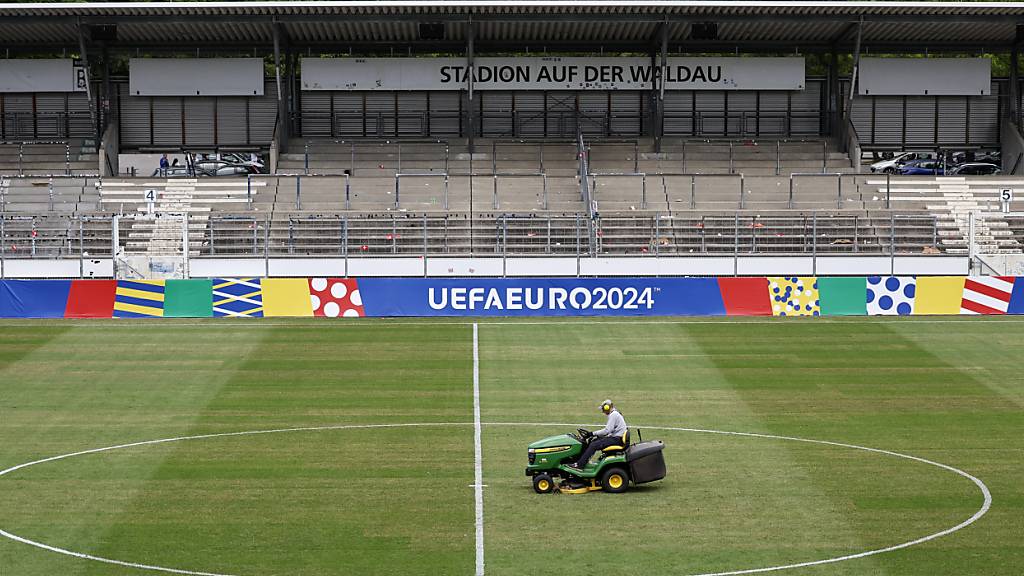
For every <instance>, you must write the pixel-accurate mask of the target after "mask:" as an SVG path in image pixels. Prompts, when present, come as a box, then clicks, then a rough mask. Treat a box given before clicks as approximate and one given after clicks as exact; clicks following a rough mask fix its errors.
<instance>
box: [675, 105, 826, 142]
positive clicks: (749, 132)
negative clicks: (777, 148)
mask: <svg viewBox="0 0 1024 576" xmlns="http://www.w3.org/2000/svg"><path fill="white" fill-rule="evenodd" d="M664 118H665V120H664V122H665V136H705V137H720V138H728V137H752V138H763V137H786V138H790V137H793V136H797V137H799V136H817V135H818V130H819V128H818V124H819V122H820V113H819V112H818V111H816V110H807V111H801V110H792V111H790V112H789V113H770V112H758V111H724V112H666V113H665V116H664ZM800 122H806V123H807V125H808V126H810V128H808V129H806V130H801V129H799V128H798V127H797V126H799V124H800ZM794 124H796V126H794Z"/></svg>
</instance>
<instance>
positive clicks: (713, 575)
mask: <svg viewBox="0 0 1024 576" xmlns="http://www.w3.org/2000/svg"><path fill="white" fill-rule="evenodd" d="M481 424H482V425H483V426H485V427H486V426H537V427H540V426H549V427H555V426H559V427H578V426H581V424H568V423H558V422H482V423H481ZM474 425H475V423H474V422H417V423H401V424H347V425H336V426H308V427H298V428H277V429H271V430H247V431H243V432H224V433H218V434H199V435H195V436H178V437H174V438H161V439H157V440H145V441H141V442H132V443H129V444H118V445H116V446H107V447H104V448H94V449H91V450H82V451H79V452H71V453H68V454H61V455H59V456H52V457H50V458H43V459H40V460H34V461H32V462H26V463H24V464H18V465H16V466H12V467H10V468H7V469H5V470H0V477H3V476H6V475H8V474H11V473H13V472H16V471H18V470H22V469H24V468H28V467H30V466H36V465H39V464H45V463H47V462H55V461H58V460H64V459H66V458H72V457H75V456H84V455H88V454H97V453H101V452H109V451H112V450H121V449H125V448H134V447H138V446H151V445H156V444H166V443H169V442H181V441H186V440H204V439H210V438H225V437H232V436H254V435H258V434H277V433H283V432H313V431H320V430H350V429H372V428H405V427H413V426H419V427H426V426H442V427H443V426H474ZM582 426H592V424H583V425H582ZM634 428H640V429H645V430H662V431H672V432H694V433H702V434H721V435H726V436H741V437H748V438H762V439H771V440H786V441H793V442H804V443H808V444H820V445H824V446H834V447H838V448H849V449H853V450H862V451H865V452H871V453H874V454H881V455H885V456H892V457H896V458H902V459H905V460H911V461H914V462H919V463H922V464H927V465H930V466H935V467H937V468H941V469H943V470H947V471H949V472H953V473H955V474H957V475H959V476H962V477H964V478H967V479H968V480H970V481H972V482H973V483H974V484H975V485H976V486H977V487H978V489H979V490H980V491H981V493H982V496H983V498H984V502H983V504H982V506H981V508H979V509H978V511H976V512H975V513H974V514H973V515H971V517H970V518H967V519H966V520H964V521H963V522H960V523H959V524H957V525H956V526H953V527H950V528H946V529H945V530H941V531H939V532H935V533H933V534H928V535H926V536H922V537H920V538H916V539H914V540H909V541H907V542H902V543H900V544H895V545H892V546H887V547H885V548H877V549H873V550H867V551H864V552H859V553H856V554H848V555H845V556H835V557H832V558H825V559H822V560H812V561H807V562H799V563H795V564H784V565H778V566H768V567H764V568H749V569H743V570H732V571H728V572H706V573H701V574H691V575H688V576H739V575H742V574H758V573H763V572H775V571H779V570H788V569H792V568H804V567H809V566H819V565H822V564H832V563H836V562H843V561H847V560H855V559H857V558H864V557H866V556H873V555H875V554H882V553H885V552H892V551H895V550H900V549H903V548H909V547H911V546H915V545H917V544H922V543H924V542H928V541H930V540H934V539H936V538H941V537H942V536H946V535H949V534H952V533H953V532H956V531H958V530H960V529H962V528H965V527H967V526H969V525H971V524H973V523H974V522H976V521H977V520H978V519H979V518H981V517H982V516H984V515H985V513H987V512H988V511H989V509H990V508H991V506H992V493H991V492H990V491H989V489H988V486H986V485H985V483H984V482H982V481H981V480H980V479H979V478H977V477H975V476H973V475H971V474H969V473H967V472H964V471H963V470H960V469H959V468H955V467H953V466H949V465H947V464H942V463H941V462H935V461H933V460H927V459H925V458H920V457H918V456H912V455H909V454H903V453H900V452H893V451H891V450H882V449H879V448H870V447H867V446H859V445H856V444H847V443H843V442H832V441H829V440H814V439H810V438H799V437H795V436H780V435H774V434H759V433H753V432H732V431H727V430H708V429H702V428H681V427H671V426H634ZM0 536H3V537H5V538H8V539H10V540H13V541H15V542H20V543H22V544H28V545H29V546H34V547H36V548H41V549H43V550H48V551H50V552H56V553H59V554H64V555H67V556H72V557H75V558H80V559H84V560H92V561H95V562H102V563H105V564H112V565H117V566H124V567H128V568H138V569H142V570H152V571H156V572H165V573H172V574H185V575H188V576H236V575H232V574H226V573H218V572H197V571H192V570H182V569H179V568H169V567H165V566H151V565H148V564H140V563H135V562H126V561H123V560H116V559H112V558H103V557H100V556H93V555H90V554H83V553H81V552H75V551H73V550H67V549H64V548H59V547H56V546H50V545H49V544H44V543H42V542H37V541H35V540H30V539H28V538H24V537H22V536H18V535H17V534H12V533H10V532H7V531H5V530H3V529H2V528H0Z"/></svg>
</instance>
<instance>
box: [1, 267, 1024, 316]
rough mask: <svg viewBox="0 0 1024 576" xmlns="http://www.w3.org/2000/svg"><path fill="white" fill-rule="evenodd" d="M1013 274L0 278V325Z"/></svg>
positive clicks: (672, 301) (767, 300) (901, 294)
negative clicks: (20, 320)
mask: <svg viewBox="0 0 1024 576" xmlns="http://www.w3.org/2000/svg"><path fill="white" fill-rule="evenodd" d="M1021 278H1024V277H994V276H976V277H975V276H971V277H965V276H920V277H915V276H869V277H848V276H844V277H812V276H772V277H722V278H507V279H433V278H212V279H205V280H3V281H0V318H112V317H113V318H144V317H166V318H172V317H177V318H206V317H312V316H321V317H362V316H370V317H388V316H864V315H939V314H1024V280H1021Z"/></svg>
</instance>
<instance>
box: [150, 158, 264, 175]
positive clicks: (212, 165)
mask: <svg viewBox="0 0 1024 576" xmlns="http://www.w3.org/2000/svg"><path fill="white" fill-rule="evenodd" d="M258 173H259V169H258V168H256V167H255V166H252V165H242V164H232V163H230V162H225V161H223V160H199V161H197V162H196V163H195V175H196V176H199V177H203V176H245V175H246V174H258ZM165 175H166V177H168V178H188V177H191V175H190V174H189V171H188V168H187V167H186V166H172V167H170V168H168V169H167V170H166V171H165Z"/></svg>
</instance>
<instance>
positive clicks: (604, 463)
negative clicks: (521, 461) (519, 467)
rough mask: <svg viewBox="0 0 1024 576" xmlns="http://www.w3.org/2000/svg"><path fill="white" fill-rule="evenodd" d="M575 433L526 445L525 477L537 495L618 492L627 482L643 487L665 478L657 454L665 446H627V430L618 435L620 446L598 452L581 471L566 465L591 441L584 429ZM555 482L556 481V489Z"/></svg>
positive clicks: (657, 443)
mask: <svg viewBox="0 0 1024 576" xmlns="http://www.w3.org/2000/svg"><path fill="white" fill-rule="evenodd" d="M576 432H577V433H576V434H561V435H558V436H551V437H548V438H545V439H543V440H538V441H537V442H534V443H533V444H530V446H529V448H528V450H527V453H528V457H529V461H530V465H529V466H527V467H526V475H527V476H531V477H533V489H534V491H536V492H537V493H538V494H548V493H551V492H554V491H555V490H556V489H557V490H558V491H559V492H562V493H569V494H581V493H584V492H591V491H594V490H604V491H605V492H614V493H618V492H625V491H626V490H628V489H629V483H630V482H632V483H633V484H643V483H645V482H653V481H655V480H661V479H662V478H664V477H665V457H664V455H662V453H661V451H662V450H663V449H664V448H665V444H664V443H663V442H662V441H661V440H651V441H648V442H643V441H641V442H639V443H637V444H632V445H630V437H629V430H626V433H625V434H623V435H622V443H621V444H620V445H614V446H608V447H607V448H605V449H603V450H601V451H600V452H598V453H597V455H596V456H595V457H594V458H591V461H590V462H587V463H586V464H585V466H584V467H583V468H582V469H576V468H573V467H571V466H569V464H570V463H572V462H574V461H575V460H576V458H577V457H579V455H580V454H581V453H582V452H583V450H584V449H585V448H586V447H587V445H588V444H590V442H592V441H593V440H594V438H595V437H594V434H593V433H592V432H590V431H589V430H586V429H585V428H580V429H578V430H577V431H576ZM638 434H639V431H638ZM641 440H643V439H642V438H641ZM556 479H558V480H559V484H558V485H557V486H556V485H555V480H556Z"/></svg>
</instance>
